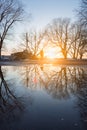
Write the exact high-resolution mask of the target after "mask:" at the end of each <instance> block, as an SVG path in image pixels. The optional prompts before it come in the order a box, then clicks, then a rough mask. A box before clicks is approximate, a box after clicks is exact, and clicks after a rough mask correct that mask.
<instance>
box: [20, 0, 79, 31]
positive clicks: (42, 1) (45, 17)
mask: <svg viewBox="0 0 87 130" xmlns="http://www.w3.org/2000/svg"><path fill="white" fill-rule="evenodd" d="M20 1H21V2H22V3H23V4H24V8H25V11H26V12H27V13H31V15H32V18H31V20H30V23H29V26H33V27H35V28H38V29H42V28H43V27H45V26H46V25H47V24H48V23H49V22H51V20H52V19H54V18H59V17H69V18H71V19H72V20H74V19H76V12H75V9H77V8H78V7H79V3H80V0H20Z"/></svg>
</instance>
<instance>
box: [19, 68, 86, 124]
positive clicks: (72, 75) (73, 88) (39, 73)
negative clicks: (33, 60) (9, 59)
mask: <svg viewBox="0 0 87 130" xmlns="http://www.w3.org/2000/svg"><path fill="white" fill-rule="evenodd" d="M20 69H21V68H20ZM21 70H22V71H20V70H19V71H20V76H21V80H22V82H23V83H24V84H25V85H26V86H27V87H28V88H31V89H35V90H36V89H37V88H38V87H41V89H44V90H46V92H47V93H49V94H50V95H52V96H53V97H54V98H57V99H67V98H70V96H71V95H75V96H76V97H77V100H78V102H77V104H78V108H79V109H80V113H81V117H82V119H83V120H84V121H86V122H87V68H86V67H80V66H79V67H78V66H67V67H66V66H52V65H29V66H25V67H23V68H22V69H21Z"/></svg>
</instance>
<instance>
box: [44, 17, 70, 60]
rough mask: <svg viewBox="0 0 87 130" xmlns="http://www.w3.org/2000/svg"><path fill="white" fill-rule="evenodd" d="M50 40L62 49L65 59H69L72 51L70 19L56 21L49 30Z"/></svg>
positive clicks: (49, 26) (50, 25)
mask: <svg viewBox="0 0 87 130" xmlns="http://www.w3.org/2000/svg"><path fill="white" fill-rule="evenodd" d="M47 30H48V31H47V33H48V37H49V40H50V41H51V42H52V43H53V44H54V45H56V46H57V47H58V48H60V50H61V53H62V55H63V57H64V58H67V55H68V52H69V49H70V46H71V45H70V33H69V31H70V19H69V18H64V19H61V18H58V19H54V20H53V22H52V23H51V24H49V25H48V29H47Z"/></svg>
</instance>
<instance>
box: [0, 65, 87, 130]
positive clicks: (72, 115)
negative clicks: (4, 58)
mask: <svg viewBox="0 0 87 130" xmlns="http://www.w3.org/2000/svg"><path fill="white" fill-rule="evenodd" d="M41 67H43V68H41ZM4 69H5V70H6V71H5V73H3V74H4V75H5V74H6V75H5V77H4V78H5V79H6V81H7V83H8V84H9V88H10V90H11V89H12V88H14V91H13V94H14V93H15V95H16V97H19V99H20V102H22V103H23V104H24V110H23V111H20V113H21V114H20V115H18V112H17V110H15V112H14V113H13V114H14V115H13V117H15V118H12V117H11V118H9V123H8V120H7V118H6V116H4V114H3V115H1V116H0V119H2V117H3V116H4V120H2V123H1V124H0V128H1V129H2V128H3V129H4V128H5V126H6V127H7V128H8V129H6V130H9V129H10V128H11V129H15V130H18V129H20V130H24V129H25V130H27V129H33V130H34V129H35V130H56V129H59V130H64V129H67V130H68V129H69V130H83V129H84V130H86V129H87V128H84V126H83V122H82V120H81V119H82V118H81V117H80V111H79V109H80V106H78V105H77V101H78V100H79V102H81V101H82V102H81V103H84V101H86V97H84V94H86V91H84V90H86V88H87V87H85V86H84V83H83V82H82V83H80V86H78V89H73V88H76V85H75V84H74V86H73V82H76V83H77V82H78V80H79V78H80V77H81V75H82V76H83V74H84V76H83V79H84V78H85V76H86V72H87V71H86V70H87V68H86V67H85V68H84V67H81V68H80V67H77V66H75V67H72V66H67V67H66V66H53V65H46V64H45V65H43V66H40V65H28V66H10V67H9V66H7V67H2V70H3V72H4ZM61 70H62V71H61ZM64 70H65V71H64ZM74 71H75V72H76V73H75V72H74ZM78 72H79V73H78ZM80 73H81V74H80ZM58 74H59V75H58ZM33 75H34V76H36V78H37V79H38V80H40V79H44V78H45V80H44V82H46V81H47V80H48V81H49V82H47V85H45V84H44V85H43V84H41V83H39V82H38V83H37V86H36V87H35V85H34V83H33V84H31V82H32V77H33ZM47 75H48V76H47ZM61 75H62V78H61V80H60V81H59V82H58V86H59V84H60V85H61V83H63V82H62V80H66V82H67V87H66V89H63V88H65V86H66V84H63V86H60V87H58V86H55V83H56V82H55V81H58V79H59V77H61ZM70 75H71V77H70ZM27 76H28V78H29V79H30V80H29V86H28V87H27V86H26V85H25V84H24V82H23V80H25V81H26V79H27ZM50 76H52V77H55V80H53V81H52V77H50ZM66 76H67V79H66V78H65V77H66ZM73 76H75V81H72V79H73ZM43 77H44V78H43ZM49 79H50V80H49ZM56 79H57V80H56ZM76 79H77V80H76ZM83 79H82V81H84V80H83ZM13 81H14V83H13ZM41 81H43V80H40V82H41ZM51 81H52V82H51ZM70 81H72V82H70ZM80 81H81V80H80ZM44 82H43V83H44ZM50 82H51V84H49V83H50ZM86 83H87V82H86ZM69 84H70V86H68V85H69ZM51 85H52V86H51ZM54 86H55V87H56V88H58V91H57V89H56V88H54ZM81 87H83V88H82V89H81ZM32 88H33V89H32ZM48 88H49V92H48ZM70 88H71V90H72V91H71V92H72V93H71V92H70V91H67V90H69V89H70ZM55 89H56V91H55ZM80 89H81V90H83V91H80ZM73 90H75V91H73ZM53 91H54V92H53ZM61 92H63V93H65V94H66V95H67V94H68V93H70V96H68V98H66V97H65V96H64V94H63V95H61V94H62V93H61ZM52 93H54V94H55V95H56V93H58V94H59V96H60V97H61V96H62V97H63V98H59V97H57V98H55V96H53V95H52ZM78 94H79V97H80V96H81V99H80V98H79V99H78ZM85 96H86V95H85ZM83 97H84V98H85V100H83ZM81 106H82V104H81ZM84 106H85V109H86V110H87V106H86V102H85V103H84V105H83V106H82V107H83V108H84ZM15 108H16V107H15ZM85 109H83V111H81V112H83V114H84V112H85ZM6 114H7V113H5V115H6ZM81 114H82V113H81Z"/></svg>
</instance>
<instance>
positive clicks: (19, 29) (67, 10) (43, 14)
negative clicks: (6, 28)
mask: <svg viewBox="0 0 87 130" xmlns="http://www.w3.org/2000/svg"><path fill="white" fill-rule="evenodd" d="M20 2H21V3H22V4H23V6H24V10H25V12H26V14H27V15H28V16H30V14H31V17H27V18H26V19H25V21H26V22H24V23H22V24H20V23H19V24H18V25H17V26H15V28H14V29H13V31H14V35H15V36H14V38H12V39H14V40H11V43H10V42H9V45H8V48H12V49H13V48H15V47H16V46H17V44H18V39H19V38H20V35H21V34H22V33H23V32H27V31H30V30H31V29H36V30H42V29H44V27H45V26H46V25H47V24H48V23H50V22H51V21H52V19H54V18H59V17H60V18H65V17H69V18H71V20H72V21H74V20H75V19H76V12H75V10H76V9H78V7H79V4H80V0H20ZM12 42H13V43H12ZM10 50H11V49H10ZM8 52H11V51H8Z"/></svg>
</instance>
